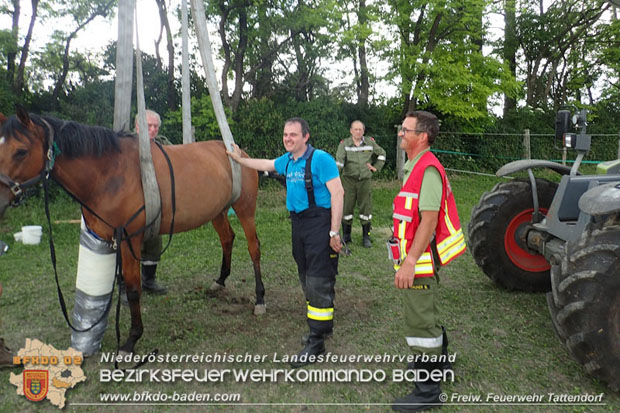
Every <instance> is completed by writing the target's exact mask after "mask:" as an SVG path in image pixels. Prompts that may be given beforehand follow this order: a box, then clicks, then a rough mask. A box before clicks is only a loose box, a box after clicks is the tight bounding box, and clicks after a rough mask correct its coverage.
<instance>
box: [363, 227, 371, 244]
mask: <svg viewBox="0 0 620 413" xmlns="http://www.w3.org/2000/svg"><path fill="white" fill-rule="evenodd" d="M362 236H363V239H362V244H363V245H364V248H370V247H372V242H370V224H364V225H362Z"/></svg>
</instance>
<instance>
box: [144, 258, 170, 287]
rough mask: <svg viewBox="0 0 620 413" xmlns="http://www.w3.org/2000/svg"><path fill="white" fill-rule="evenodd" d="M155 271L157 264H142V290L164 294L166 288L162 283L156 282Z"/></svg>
mask: <svg viewBox="0 0 620 413" xmlns="http://www.w3.org/2000/svg"><path fill="white" fill-rule="evenodd" d="M156 272H157V264H153V265H145V264H142V291H144V292H147V293H152V294H166V293H167V292H168V289H167V288H166V287H164V286H163V285H159V284H157V281H156V280H155V273H156Z"/></svg>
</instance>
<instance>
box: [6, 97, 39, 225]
mask: <svg viewBox="0 0 620 413" xmlns="http://www.w3.org/2000/svg"><path fill="white" fill-rule="evenodd" d="M44 146H45V130H44V129H43V127H42V126H39V125H36V124H35V123H33V122H32V120H31V119H30V115H28V112H26V111H25V110H24V109H21V108H20V109H18V110H17V114H16V115H15V116H12V117H10V118H7V117H6V116H4V115H3V114H2V113H0V217H2V215H3V213H4V211H5V210H6V208H7V206H8V205H9V204H10V203H11V202H12V201H13V200H15V198H16V197H19V196H20V193H21V185H22V184H24V183H26V182H33V181H34V180H36V178H37V177H38V176H40V174H41V171H42V170H43V168H44V167H45V154H44Z"/></svg>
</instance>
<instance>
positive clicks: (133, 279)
mask: <svg viewBox="0 0 620 413" xmlns="http://www.w3.org/2000/svg"><path fill="white" fill-rule="evenodd" d="M138 238H140V239H139V240H138ZM141 238H142V237H136V238H133V239H131V240H130V241H128V242H131V243H132V246H133V250H134V252H135V253H136V254H137V255H138V257H139V254H140V245H141V243H142V239H141ZM128 242H123V243H122V247H121V254H122V256H123V277H124V278H125V291H126V292H127V301H129V311H130V312H131V328H130V330H129V336H128V337H127V341H126V342H125V344H123V345H122V346H121V348H120V351H121V352H124V353H133V352H134V347H135V345H136V342H137V341H138V340H139V339H140V337H141V336H142V331H143V330H144V329H143V326H142V315H141V313H140V291H141V287H140V261H138V260H136V258H134V256H133V254H132V253H131V250H130V249H129V244H128Z"/></svg>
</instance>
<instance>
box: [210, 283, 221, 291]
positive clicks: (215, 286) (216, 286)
mask: <svg viewBox="0 0 620 413" xmlns="http://www.w3.org/2000/svg"><path fill="white" fill-rule="evenodd" d="M223 289H224V286H223V285H221V284H218V283H217V281H213V284H211V287H209V291H211V292H216V291H220V290H223Z"/></svg>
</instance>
